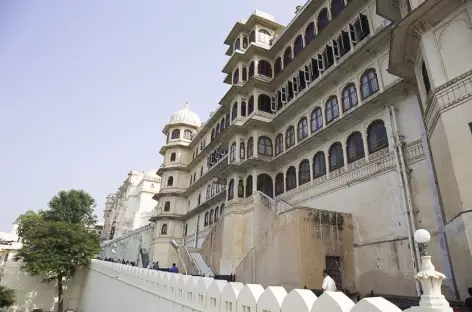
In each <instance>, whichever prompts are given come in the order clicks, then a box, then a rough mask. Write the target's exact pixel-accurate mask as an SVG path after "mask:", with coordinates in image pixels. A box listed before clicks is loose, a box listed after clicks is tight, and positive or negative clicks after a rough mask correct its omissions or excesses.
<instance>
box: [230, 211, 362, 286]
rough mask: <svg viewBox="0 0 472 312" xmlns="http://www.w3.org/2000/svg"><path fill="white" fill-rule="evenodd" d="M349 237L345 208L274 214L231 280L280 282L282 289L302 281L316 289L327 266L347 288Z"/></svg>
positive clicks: (350, 282) (351, 281)
mask: <svg viewBox="0 0 472 312" xmlns="http://www.w3.org/2000/svg"><path fill="white" fill-rule="evenodd" d="M352 240H353V228H352V218H351V216H350V215H348V214H340V213H336V212H328V211H322V210H313V209H305V208H299V209H294V210H291V211H288V212H286V213H283V214H281V215H278V216H277V217H276V218H275V220H274V222H273V223H272V225H271V226H270V227H269V229H268V230H267V232H266V233H265V234H263V235H262V237H261V240H260V241H259V242H258V243H257V245H256V247H255V248H253V249H251V250H250V251H249V252H248V254H247V255H246V257H245V258H244V259H243V261H242V262H241V263H240V265H239V266H238V268H237V269H236V272H235V274H236V280H237V281H239V282H243V283H254V284H261V285H265V286H269V285H281V286H283V287H285V288H286V289H287V290H291V289H294V288H303V287H304V286H307V287H308V288H314V289H318V288H321V284H322V281H323V270H324V269H325V268H327V269H328V270H329V271H330V274H331V275H332V276H333V278H334V279H335V281H336V282H337V284H338V287H339V288H340V289H347V290H349V291H351V292H353V291H355V282H354V256H353V250H352V246H353V245H352V244H353V242H352ZM280 255H283V257H281V256H280ZM336 261H337V262H336ZM330 266H331V267H330Z"/></svg>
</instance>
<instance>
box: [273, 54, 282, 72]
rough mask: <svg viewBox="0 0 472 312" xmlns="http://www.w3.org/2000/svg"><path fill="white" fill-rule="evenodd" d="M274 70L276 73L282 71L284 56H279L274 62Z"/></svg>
mask: <svg viewBox="0 0 472 312" xmlns="http://www.w3.org/2000/svg"><path fill="white" fill-rule="evenodd" d="M274 71H275V75H277V74H278V73H280V72H281V71H282V58H281V57H280V56H279V57H278V58H277V59H276V60H275V63H274Z"/></svg>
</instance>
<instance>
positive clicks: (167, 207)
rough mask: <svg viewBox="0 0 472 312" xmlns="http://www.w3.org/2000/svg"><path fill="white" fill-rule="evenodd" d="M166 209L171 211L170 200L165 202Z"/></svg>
mask: <svg viewBox="0 0 472 312" xmlns="http://www.w3.org/2000/svg"><path fill="white" fill-rule="evenodd" d="M164 211H170V202H169V201H166V203H165V204H164Z"/></svg>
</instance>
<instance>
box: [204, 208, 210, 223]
mask: <svg viewBox="0 0 472 312" xmlns="http://www.w3.org/2000/svg"><path fill="white" fill-rule="evenodd" d="M209 216H210V213H209V212H208V211H207V212H206V213H205V223H204V226H208V217H209Z"/></svg>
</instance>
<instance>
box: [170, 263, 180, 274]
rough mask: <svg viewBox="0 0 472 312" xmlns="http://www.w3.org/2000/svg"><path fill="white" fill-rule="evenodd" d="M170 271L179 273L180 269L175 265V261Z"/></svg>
mask: <svg viewBox="0 0 472 312" xmlns="http://www.w3.org/2000/svg"><path fill="white" fill-rule="evenodd" d="M169 272H170V273H179V269H178V268H177V266H176V265H175V263H172V267H171V268H170V269H169Z"/></svg>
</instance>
